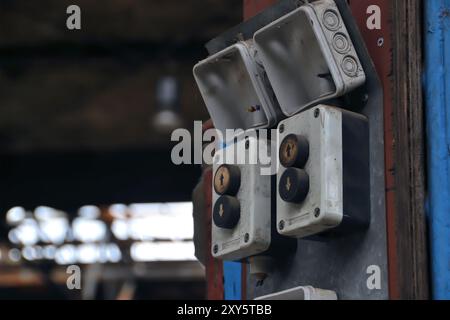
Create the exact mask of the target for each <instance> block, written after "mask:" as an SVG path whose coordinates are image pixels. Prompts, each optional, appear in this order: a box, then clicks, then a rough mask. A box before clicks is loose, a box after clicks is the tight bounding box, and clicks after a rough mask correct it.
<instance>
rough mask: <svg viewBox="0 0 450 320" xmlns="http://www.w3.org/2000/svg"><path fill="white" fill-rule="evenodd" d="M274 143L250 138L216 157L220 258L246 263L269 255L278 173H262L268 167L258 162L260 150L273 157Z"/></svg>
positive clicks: (215, 244)
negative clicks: (275, 176)
mask: <svg viewBox="0 0 450 320" xmlns="http://www.w3.org/2000/svg"><path fill="white" fill-rule="evenodd" d="M270 143H271V142H268V140H262V139H258V138H256V136H255V137H254V136H249V137H246V138H245V139H240V140H238V141H237V142H236V143H233V144H231V145H229V146H227V147H226V148H224V149H222V150H220V151H218V152H217V153H216V155H215V158H214V160H215V161H214V165H213V199H212V207H213V214H212V215H213V222H212V248H211V249H212V254H213V256H214V257H216V258H220V259H223V260H231V261H238V260H243V259H245V258H248V257H252V256H255V255H259V254H263V253H265V252H266V251H267V250H268V249H269V247H270V246H271V244H272V235H271V233H272V225H275V213H274V211H275V199H274V197H275V195H274V194H275V186H274V183H272V181H273V182H274V179H273V178H274V174H275V172H270V171H271V170H270V169H268V172H264V171H261V169H262V167H264V166H263V165H262V164H261V163H259V161H255V159H256V156H257V152H258V151H259V152H267V154H269V152H270V149H271V148H270V146H269V144H270ZM258 144H259V145H258ZM261 146H262V147H261ZM266 147H267V149H266ZM261 148H262V149H265V150H263V151H262V150H261ZM258 149H259V150H258ZM230 154H231V155H232V156H231V157H229V155H230ZM238 155H240V156H245V161H239V160H238V159H236V158H237V156H238ZM227 157H228V159H227ZM230 158H231V159H230ZM238 162H240V163H241V164H238ZM244 162H245V163H244ZM250 163H253V164H250ZM273 171H274V170H273ZM268 173H269V174H268ZM270 173H273V175H270ZM272 221H273V223H272ZM273 230H274V231H275V228H273ZM275 233H276V232H275Z"/></svg>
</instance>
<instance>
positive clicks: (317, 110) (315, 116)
mask: <svg viewBox="0 0 450 320" xmlns="http://www.w3.org/2000/svg"><path fill="white" fill-rule="evenodd" d="M319 116H320V110H319V109H316V110H314V118H318V117H319Z"/></svg>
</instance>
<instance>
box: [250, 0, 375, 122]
mask: <svg viewBox="0 0 450 320" xmlns="http://www.w3.org/2000/svg"><path fill="white" fill-rule="evenodd" d="M254 43H255V46H256V48H257V52H258V58H259V59H260V60H261V61H262V63H263V65H264V68H265V70H266V72H267V76H268V78H269V80H270V82H271V84H272V87H273V90H274V92H275V95H276V97H277V99H278V102H279V104H280V107H281V110H282V111H283V113H284V114H285V115H286V116H288V117H289V116H292V115H294V114H297V113H298V112H301V111H302V110H305V109H307V108H309V107H311V106H313V105H316V104H319V103H323V102H325V101H326V100H330V99H332V98H337V97H340V96H342V95H344V94H346V93H348V92H350V91H352V90H353V89H355V88H357V87H358V86H361V85H362V84H364V82H365V80H366V76H365V73H364V70H363V68H362V65H361V62H360V59H359V58H358V55H357V53H356V51H355V48H354V45H353V42H352V39H351V37H350V35H349V33H348V31H347V28H346V26H345V24H344V21H343V19H342V16H341V14H340V12H339V10H338V8H337V6H336V4H335V2H334V1H332V0H320V1H315V2H311V3H308V4H306V5H303V6H301V7H299V8H298V9H296V10H294V11H293V12H291V13H289V14H287V15H285V16H283V17H281V18H280V19H278V20H276V21H274V22H272V23H271V24H269V25H267V26H266V27H263V28H262V29H260V30H259V31H257V32H256V33H255V35H254Z"/></svg>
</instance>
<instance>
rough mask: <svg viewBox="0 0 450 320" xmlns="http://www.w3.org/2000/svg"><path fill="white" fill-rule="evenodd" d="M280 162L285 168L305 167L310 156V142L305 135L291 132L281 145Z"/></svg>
mask: <svg viewBox="0 0 450 320" xmlns="http://www.w3.org/2000/svg"><path fill="white" fill-rule="evenodd" d="M279 152H280V154H279V157H280V162H281V164H282V165H283V167H285V168H290V167H295V168H299V169H301V168H303V167H304V166H305V164H306V162H307V161H308V157H309V143H308V140H306V138H305V137H303V136H299V135H295V134H290V135H288V136H287V137H285V138H284V139H283V142H282V143H281V146H280V151H279Z"/></svg>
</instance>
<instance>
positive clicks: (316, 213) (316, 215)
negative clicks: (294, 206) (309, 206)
mask: <svg viewBox="0 0 450 320" xmlns="http://www.w3.org/2000/svg"><path fill="white" fill-rule="evenodd" d="M314 217H316V218H318V217H320V209H319V208H316V210H314Z"/></svg>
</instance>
